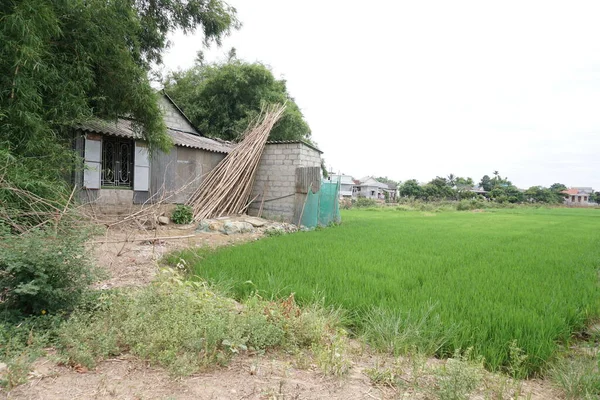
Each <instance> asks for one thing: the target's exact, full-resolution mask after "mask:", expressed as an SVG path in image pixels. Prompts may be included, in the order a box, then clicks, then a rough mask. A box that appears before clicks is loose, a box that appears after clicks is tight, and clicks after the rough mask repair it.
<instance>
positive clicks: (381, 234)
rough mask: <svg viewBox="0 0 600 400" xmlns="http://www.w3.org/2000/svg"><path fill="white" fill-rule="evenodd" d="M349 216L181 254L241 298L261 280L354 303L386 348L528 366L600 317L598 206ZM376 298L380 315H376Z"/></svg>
mask: <svg viewBox="0 0 600 400" xmlns="http://www.w3.org/2000/svg"><path fill="white" fill-rule="evenodd" d="M423 204H426V203H423ZM448 204H449V205H448V207H450V203H448ZM426 205H428V206H432V207H436V208H437V207H441V206H438V205H437V203H433V204H426ZM403 206H404V204H403ZM494 206H495V207H498V204H494ZM343 214H344V215H343V218H344V221H345V222H344V224H342V225H340V226H338V227H337V228H336V229H335V230H322V231H316V232H299V233H297V234H295V235H293V237H292V236H289V235H288V236H282V237H277V238H271V239H269V240H266V241H258V242H253V243H249V244H246V245H244V246H237V247H233V248H225V249H220V250H219V251H216V252H213V253H209V254H206V255H203V258H202V260H201V262H197V261H196V259H195V257H196V256H195V254H194V252H193V251H190V252H185V253H183V256H182V257H183V258H185V259H186V260H187V261H188V264H189V265H190V268H192V269H193V270H195V272H196V273H197V274H198V275H200V276H202V277H203V278H205V279H209V280H211V281H213V280H214V281H217V282H218V281H221V280H229V282H231V287H232V291H233V292H234V293H235V295H236V298H239V299H243V298H245V297H246V296H248V295H249V294H251V293H253V292H254V291H255V290H257V289H258V290H260V291H261V293H266V294H267V295H271V294H276V295H279V296H285V295H286V294H288V293H290V292H294V293H296V297H297V298H298V301H299V302H301V303H310V302H311V301H313V300H314V299H315V298H321V297H324V298H325V299H326V301H327V304H329V305H334V306H338V307H343V309H345V310H347V311H349V312H350V313H351V315H352V316H353V318H352V321H351V324H352V328H353V330H354V331H355V332H359V333H363V334H364V335H369V333H368V332H369V331H370V330H372V329H374V328H371V327H377V329H379V331H377V332H381V334H372V335H371V336H372V338H370V339H369V341H371V340H372V341H373V342H374V343H377V347H378V348H382V349H384V350H393V351H394V352H396V351H400V352H401V351H403V350H405V349H409V348H410V346H411V345H413V344H414V345H415V346H417V347H421V348H423V351H426V350H427V351H434V352H436V353H437V354H438V355H440V356H450V355H452V353H453V351H454V350H455V349H457V348H461V349H465V348H468V347H473V354H474V356H480V355H481V356H484V357H485V362H486V366H487V367H488V368H490V369H493V370H505V369H509V368H514V369H515V371H517V370H518V371H524V372H523V373H526V374H528V375H529V374H532V373H535V372H536V371H539V370H540V368H542V367H543V366H544V364H545V362H546V360H548V359H551V358H552V357H553V355H554V354H555V352H556V351H557V349H558V348H559V346H560V343H561V342H568V341H569V340H570V338H571V336H572V333H573V332H577V331H578V330H579V329H582V327H583V326H584V325H585V322H586V321H587V320H589V319H592V318H594V317H597V316H599V315H600V296H599V292H598V285H597V270H598V246H597V243H598V240H599V239H600V236H599V235H600V233H599V232H598V229H597V225H598V222H599V221H598V219H599V218H600V215H599V214H598V213H597V210H595V209H566V208H553V209H543V208H539V209H535V208H532V207H528V208H525V207H519V208H516V207H515V206H513V205H512V204H507V205H506V209H491V208H487V209H486V212H481V213H467V212H460V213H458V212H443V213H433V212H425V213H424V212H421V211H417V212H411V211H404V212H398V211H396V210H395V209H394V208H390V209H385V208H380V209H378V211H377V212H372V211H368V210H349V211H345V212H344V213H343ZM340 237H343V238H344V240H340ZM349 243H351V244H352V245H349ZM307 254H310V257H307ZM332 255H335V256H332ZM281 265H287V266H290V268H281ZM247 281H252V282H254V285H255V286H252V287H249V285H248V284H245V283H244V282H247ZM263 291H264V292H263ZM432 304H435V308H433V310H432V309H431V307H432ZM373 307H376V308H378V309H380V314H381V315H382V316H381V317H379V318H377V315H378V314H374V315H370V314H369V312H372V311H371V310H372V308H373ZM409 311H410V313H409ZM369 321H372V322H369ZM386 332H387V333H386ZM405 332H408V333H405ZM411 332H412V333H415V334H414V335H409V334H410V333H411ZM396 336H398V337H400V339H396ZM412 336H414V337H416V339H414V341H413V342H412V343H411V342H410V341H409V339H410V337H412ZM378 337H379V338H383V339H381V342H377V341H376V340H378V339H377V338H378ZM403 337H407V339H406V340H401V339H402V338H403ZM385 338H387V339H385ZM384 339H385V340H384ZM514 340H516V341H517V342H516V343H517V344H518V347H519V348H520V349H522V351H523V353H522V354H521V355H523V356H526V359H524V361H523V362H522V363H521V364H519V363H518V362H517V361H518V360H519V359H520V356H521V355H519V354H517V352H514V351H513V352H512V354H511V345H512V343H513V341H514ZM390 343H392V345H390ZM438 348H439V349H438ZM436 349H438V350H436ZM511 366H512V367H511ZM520 373H521V372H518V374H520Z"/></svg>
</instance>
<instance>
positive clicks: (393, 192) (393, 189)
mask: <svg viewBox="0 0 600 400" xmlns="http://www.w3.org/2000/svg"><path fill="white" fill-rule="evenodd" d="M387 186H388V187H387V189H386V188H384V189H383V191H384V197H385V193H387V196H388V199H389V201H390V202H395V201H396V199H397V198H398V186H397V185H394V184H393V183H388V184H387Z"/></svg>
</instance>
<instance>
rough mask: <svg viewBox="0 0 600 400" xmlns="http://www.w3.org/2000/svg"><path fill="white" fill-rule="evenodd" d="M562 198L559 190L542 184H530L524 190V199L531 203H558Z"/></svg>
mask: <svg viewBox="0 0 600 400" xmlns="http://www.w3.org/2000/svg"><path fill="white" fill-rule="evenodd" d="M555 185H556V184H555ZM563 198H564V196H563V195H562V194H561V193H560V191H556V190H553V189H551V188H550V189H548V188H545V187H543V186H532V187H530V188H529V189H527V190H526V191H525V199H526V200H528V201H530V202H533V203H547V204H560V203H562V201H563Z"/></svg>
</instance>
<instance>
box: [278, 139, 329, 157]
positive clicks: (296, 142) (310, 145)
mask: <svg viewBox="0 0 600 400" xmlns="http://www.w3.org/2000/svg"><path fill="white" fill-rule="evenodd" d="M298 143H300V144H303V145H305V146H306V147H310V148H311V149H313V150H315V151H318V152H319V153H321V154H323V152H322V151H321V150H319V148H318V147H317V146H315V145H314V144H311V143H308V142H305V141H304V140H269V141H268V142H267V144H298Z"/></svg>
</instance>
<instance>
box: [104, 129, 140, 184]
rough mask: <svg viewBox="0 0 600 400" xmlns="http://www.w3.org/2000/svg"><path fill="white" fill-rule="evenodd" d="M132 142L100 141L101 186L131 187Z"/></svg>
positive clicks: (120, 140)
mask: <svg viewBox="0 0 600 400" xmlns="http://www.w3.org/2000/svg"><path fill="white" fill-rule="evenodd" d="M133 148H134V146H133V140H130V139H123V138H116V137H108V136H105V137H104V138H103V140H102V186H121V187H132V186H133Z"/></svg>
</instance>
